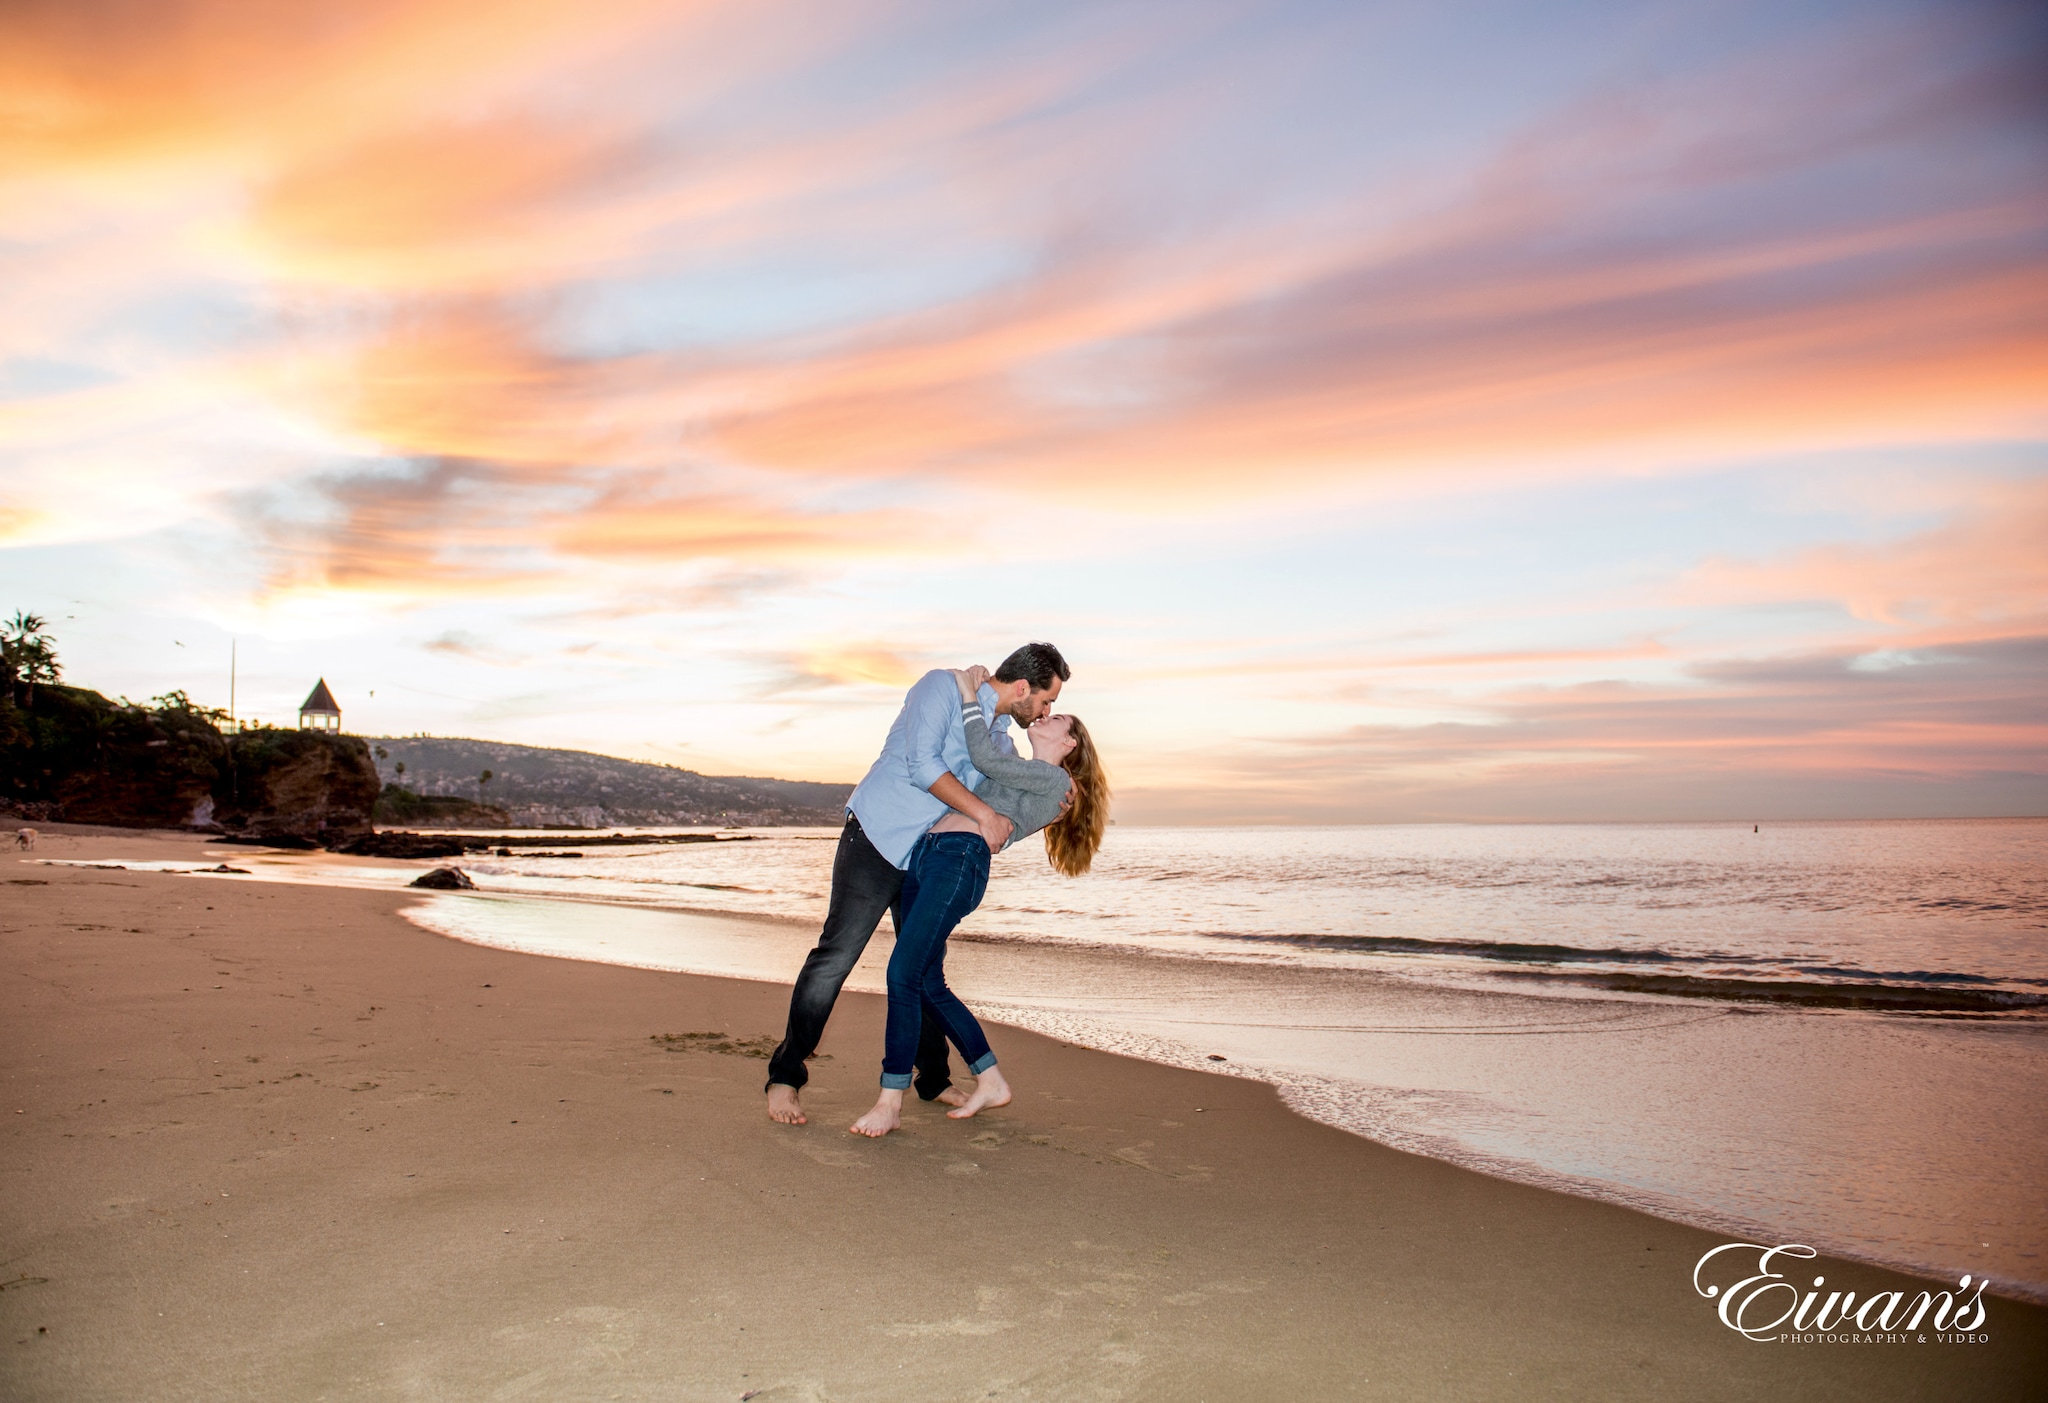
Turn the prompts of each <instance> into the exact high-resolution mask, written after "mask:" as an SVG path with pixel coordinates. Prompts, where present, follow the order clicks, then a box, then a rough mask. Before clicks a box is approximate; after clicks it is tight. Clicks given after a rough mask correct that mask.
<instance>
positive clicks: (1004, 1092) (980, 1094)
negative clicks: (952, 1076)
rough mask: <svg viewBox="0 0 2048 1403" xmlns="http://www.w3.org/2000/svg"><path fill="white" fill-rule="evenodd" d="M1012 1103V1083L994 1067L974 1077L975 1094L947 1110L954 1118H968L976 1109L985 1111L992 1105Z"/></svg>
mask: <svg viewBox="0 0 2048 1403" xmlns="http://www.w3.org/2000/svg"><path fill="white" fill-rule="evenodd" d="M1009 1104H1010V1084H1009V1083H1008V1082H1006V1081H1004V1080H1003V1074H1002V1073H1001V1072H999V1071H997V1070H996V1069H995V1068H994V1067H990V1068H989V1069H988V1070H987V1071H986V1072H983V1073H982V1074H981V1075H980V1076H978V1077H976V1078H975V1079H974V1094H973V1095H972V1096H970V1097H968V1098H967V1099H966V1100H965V1101H962V1102H961V1103H960V1104H959V1105H958V1106H956V1107H954V1108H953V1109H952V1110H950V1111H948V1112H946V1114H947V1116H948V1117H950V1118H951V1119H953V1120H966V1119H967V1118H968V1117H969V1116H971V1115H973V1114H974V1113H975V1112H976V1111H985V1110H987V1109H988V1108H989V1107H991V1106H1007V1105H1009Z"/></svg>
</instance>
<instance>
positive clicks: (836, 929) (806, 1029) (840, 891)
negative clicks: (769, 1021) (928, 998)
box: [768, 814, 953, 1101]
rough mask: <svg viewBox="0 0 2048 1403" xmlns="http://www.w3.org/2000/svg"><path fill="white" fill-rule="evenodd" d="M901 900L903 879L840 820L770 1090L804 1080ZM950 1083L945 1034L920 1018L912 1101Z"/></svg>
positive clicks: (899, 914)
mask: <svg viewBox="0 0 2048 1403" xmlns="http://www.w3.org/2000/svg"><path fill="white" fill-rule="evenodd" d="M902 894H903V873H902V872H901V871H899V870H898V869H897V867H896V864H894V863H893V862H891V861H889V859H888V858H886V857H883V856H882V855H881V854H880V853H879V852H876V851H875V845H874V844H873V843H871V842H869V841H868V835H867V834H865V833H863V832H862V831H861V827H860V820H859V819H857V818H855V817H854V816H853V815H852V814H848V815H847V816H846V828H845V830H844V831H843V832H841V833H840V835H839V848H838V851H836V852H835V853H833V855H832V901H831V904H830V905H829V906H828V907H826V909H825V929H824V930H823V932H821V933H820V934H819V936H818V943H817V945H816V946H814V947H813V948H812V950H811V953H810V954H808V955H806V956H805V957H804V967H803V969H802V970H801V971H800V972H799V973H798V974H797V977H796V988H795V989H794V990H793V991H792V992H791V993H790V996H789V1029H788V1031H787V1032H785V1033H784V1034H783V1037H782V1046H780V1047H778V1048H776V1049H775V1055H774V1056H773V1057H772V1058H770V1059H769V1061H768V1084H769V1085H770V1086H773V1085H774V1084H775V1083H777V1082H780V1083H782V1084H783V1085H784V1086H794V1087H802V1086H803V1084H804V1083H805V1082H807V1081H809V1080H810V1079H811V1074H810V1072H809V1071H808V1070H807V1069H806V1068H805V1067H804V1059H805V1058H807V1057H809V1056H810V1055H811V1054H812V1053H814V1052H816V1051H817V1050H818V1040H819V1039H820V1038H822V1037H824V1036H825V1021H826V1020H827V1019H829V1018H830V1017H831V1016H832V1005H833V1004H834V1003H835V1002H836V1001H837V1000H838V998H839V986H840V985H842V984H844V983H846V976H847V975H849V974H851V973H853V967H854V965H856V964H858V963H859V962H860V956H861V952H862V951H863V950H865V949H867V948H868V939H869V937H871V936H872V935H874V933H875V927H876V926H878V925H880V924H881V923H882V913H883V912H884V911H887V912H888V913H889V914H890V916H891V918H892V919H893V920H894V921H895V923H896V928H897V929H898V930H901V929H902V928H903V911H902V904H901V897H902ZM952 1084H953V1074H952V1072H951V1070H950V1069H949V1067H948V1066H947V1061H946V1035H945V1033H944V1032H943V1031H942V1025H941V1024H940V1023H939V1021H938V1020H937V1019H936V1018H933V1017H932V1016H931V1014H930V1013H929V1012H927V1013H926V1014H925V1017H924V1027H923V1030H922V1031H921V1032H920V1033H919V1035H918V1042H917V1083H916V1085H917V1094H918V1095H919V1096H922V1097H923V1098H924V1099H925V1100H927V1101H929V1100H931V1099H932V1098H933V1097H935V1096H937V1095H938V1094H939V1093H940V1092H942V1091H944V1090H945V1089H946V1088H947V1087H949V1086H951V1085H952Z"/></svg>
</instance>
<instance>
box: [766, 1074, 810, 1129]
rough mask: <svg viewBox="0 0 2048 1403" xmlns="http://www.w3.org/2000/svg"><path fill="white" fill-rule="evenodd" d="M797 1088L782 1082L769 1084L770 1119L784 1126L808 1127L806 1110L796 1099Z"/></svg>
mask: <svg viewBox="0 0 2048 1403" xmlns="http://www.w3.org/2000/svg"><path fill="white" fill-rule="evenodd" d="M796 1094H797V1093H796V1088H795V1087H793V1086H784V1085H783V1084H782V1083H781V1082H779V1081H778V1082H770V1083H769V1084H768V1119H770V1120H772V1121H776V1122H778V1123H779V1124H782V1125H808V1124H809V1123H810V1122H809V1121H807V1120H805V1119H804V1108H803V1106H802V1105H801V1104H800V1103H799V1102H798V1101H797V1099H796Z"/></svg>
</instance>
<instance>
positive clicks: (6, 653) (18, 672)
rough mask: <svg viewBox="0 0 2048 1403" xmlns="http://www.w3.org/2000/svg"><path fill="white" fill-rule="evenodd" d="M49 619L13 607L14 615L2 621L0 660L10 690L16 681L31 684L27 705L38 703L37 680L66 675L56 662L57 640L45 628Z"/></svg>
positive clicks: (48, 679) (47, 679) (46, 680)
mask: <svg viewBox="0 0 2048 1403" xmlns="http://www.w3.org/2000/svg"><path fill="white" fill-rule="evenodd" d="M48 627H49V621H48V620H46V619H44V618H43V616H42V615H40V614H30V613H26V612H24V611H22V610H20V609H17V610H15V611H14V617H13V618H11V619H9V620H8V621H7V622H6V623H5V624H4V625H0V664H4V666H5V668H6V671H7V680H8V684H9V686H8V690H9V691H10V692H11V691H12V690H13V684H14V683H15V682H26V683H27V684H28V705H29V706H31V707H32V706H34V705H35V704H36V683H38V682H55V681H56V680H57V679H58V678H59V677H60V676H62V675H63V669H62V668H61V667H59V666H58V663H57V648H56V640H55V639H53V638H51V637H50V635H49V634H47V633H45V632H43V630H44V629H46V628H48Z"/></svg>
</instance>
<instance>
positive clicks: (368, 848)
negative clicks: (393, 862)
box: [335, 833, 470, 858]
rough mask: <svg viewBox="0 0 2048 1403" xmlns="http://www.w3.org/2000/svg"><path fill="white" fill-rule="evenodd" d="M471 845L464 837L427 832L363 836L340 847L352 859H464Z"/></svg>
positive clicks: (339, 850)
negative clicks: (463, 856)
mask: <svg viewBox="0 0 2048 1403" xmlns="http://www.w3.org/2000/svg"><path fill="white" fill-rule="evenodd" d="M469 848H470V844H468V843H465V842H464V841H463V840H462V839H460V838H450V837H447V836H445V835H440V834H436V835H428V834H425V833H362V834H358V835H357V836H355V837H353V838H351V839H349V840H348V841H347V842H345V843H341V844H339V845H337V846H336V848H335V851H337V852H343V853H347V854H348V855H349V856H350V857H397V858H417V857H461V856H462V855H463V853H465V852H467V851H468V850H469Z"/></svg>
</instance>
